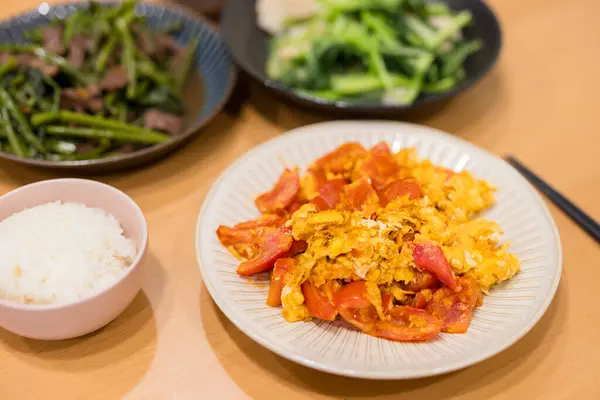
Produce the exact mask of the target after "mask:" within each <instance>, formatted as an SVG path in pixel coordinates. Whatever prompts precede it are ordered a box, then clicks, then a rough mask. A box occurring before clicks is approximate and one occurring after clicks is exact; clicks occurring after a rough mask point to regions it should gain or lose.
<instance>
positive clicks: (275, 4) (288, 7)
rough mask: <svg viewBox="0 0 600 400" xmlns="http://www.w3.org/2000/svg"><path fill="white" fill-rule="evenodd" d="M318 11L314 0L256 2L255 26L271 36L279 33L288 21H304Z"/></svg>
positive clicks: (267, 0)
mask: <svg viewBox="0 0 600 400" xmlns="http://www.w3.org/2000/svg"><path fill="white" fill-rule="evenodd" d="M318 10H319V5H318V3H317V1H316V0H258V1H257V2H256V15H257V24H258V26H259V27H260V28H261V29H263V30H264V31H266V32H268V33H270V34H271V35H276V34H278V33H281V32H283V31H284V29H285V23H286V22H287V21H290V20H300V19H306V18H309V17H311V16H313V15H315V14H316V13H317V12H318Z"/></svg>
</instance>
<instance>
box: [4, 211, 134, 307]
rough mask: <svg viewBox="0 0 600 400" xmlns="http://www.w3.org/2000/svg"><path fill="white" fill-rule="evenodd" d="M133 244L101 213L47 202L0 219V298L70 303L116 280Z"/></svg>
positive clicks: (126, 264)
mask: <svg viewBox="0 0 600 400" xmlns="http://www.w3.org/2000/svg"><path fill="white" fill-rule="evenodd" d="M136 255H137V249H136V245H135V243H134V242H133V241H132V240H131V239H128V238H126V237H125V236H123V229H122V228H121V225H120V224H119V221H118V220H117V219H116V218H115V217H114V216H112V215H110V214H107V213H106V212H105V211H103V210H100V209H96V208H90V207H87V206H85V205H83V204H78V203H60V202H54V203H48V204H43V205H40V206H36V207H32V208H29V209H26V210H24V211H21V212H19V213H16V214H13V215H12V216H10V217H8V218H6V219H5V220H3V221H0V298H2V299H6V300H11V301H16V302H19V303H24V304H50V303H71V302H74V301H78V300H81V299H83V298H87V297H91V296H93V295H95V294H97V293H98V292H101V291H102V290H103V289H105V288H107V287H109V286H111V285H112V284H114V283H115V282H117V281H118V280H119V279H120V278H121V277H122V276H123V275H124V274H125V273H126V272H127V271H128V270H129V267H130V266H131V265H132V263H133V262H134V260H135V258H136Z"/></svg>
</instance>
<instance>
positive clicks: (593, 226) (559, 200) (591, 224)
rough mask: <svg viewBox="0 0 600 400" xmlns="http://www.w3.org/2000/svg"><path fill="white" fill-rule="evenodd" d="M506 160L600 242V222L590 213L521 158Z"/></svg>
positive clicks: (509, 157)
mask: <svg viewBox="0 0 600 400" xmlns="http://www.w3.org/2000/svg"><path fill="white" fill-rule="evenodd" d="M505 159H506V161H507V162H508V163H509V164H510V165H512V166H513V167H514V168H515V169H516V170H517V171H519V172H520V173H521V175H523V176H524V177H525V178H526V179H527V180H528V181H529V182H531V184H532V185H533V186H535V187H536V188H537V189H538V190H539V191H540V192H542V193H544V194H545V195H546V197H548V199H550V201H552V202H553V203H554V204H556V206H557V207H559V208H560V209H561V210H562V211H563V212H564V213H565V214H567V215H568V216H569V217H570V218H571V219H572V220H573V221H575V223H576V224H577V225H579V226H580V227H581V228H582V229H583V230H585V231H586V232H587V233H588V234H589V235H590V236H591V237H593V238H594V239H595V240H596V242H597V243H600V224H598V222H596V221H594V220H593V219H592V218H591V217H590V216H589V215H587V214H586V213H584V212H583V211H582V210H581V209H580V208H579V207H577V206H576V205H575V204H573V203H571V202H570V201H569V200H568V199H567V198H566V197H564V196H563V195H562V194H560V193H559V192H557V191H556V190H554V189H553V188H552V187H551V186H550V185H548V184H547V183H546V182H544V181H543V180H542V179H541V178H540V177H538V176H537V175H535V174H534V173H533V172H531V171H530V170H529V169H528V168H527V167H526V166H524V165H523V164H522V163H521V162H520V161H519V160H517V159H516V158H515V157H513V156H506V157H505Z"/></svg>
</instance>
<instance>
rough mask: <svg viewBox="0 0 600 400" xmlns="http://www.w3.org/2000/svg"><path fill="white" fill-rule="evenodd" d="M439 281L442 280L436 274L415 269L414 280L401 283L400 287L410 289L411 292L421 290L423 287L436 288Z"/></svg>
mask: <svg viewBox="0 0 600 400" xmlns="http://www.w3.org/2000/svg"><path fill="white" fill-rule="evenodd" d="M439 283H440V281H439V280H438V278H436V277H435V275H433V274H431V273H429V272H427V271H420V270H418V269H417V270H415V277H414V278H413V280H412V281H410V282H408V283H400V287H401V288H402V289H404V290H408V291H409V292H419V291H421V290H423V289H431V288H434V287H436V286H438V284H439Z"/></svg>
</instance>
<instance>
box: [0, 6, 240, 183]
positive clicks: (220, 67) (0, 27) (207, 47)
mask: <svg viewBox="0 0 600 400" xmlns="http://www.w3.org/2000/svg"><path fill="white" fill-rule="evenodd" d="M102 4H103V5H105V6H107V7H110V6H113V5H114V4H116V3H114V2H113V3H102ZM84 6H87V3H71V4H59V5H48V4H47V3H42V4H41V5H40V6H39V7H38V9H37V10H35V11H31V12H28V13H25V14H21V15H18V16H16V17H14V18H12V19H10V20H8V21H5V22H3V23H0V43H25V42H27V40H26V39H25V37H24V33H25V32H26V31H28V30H31V29H34V28H36V27H39V26H42V25H45V24H47V23H49V21H50V20H52V19H54V18H61V19H62V18H65V17H66V16H67V15H69V14H71V13H72V12H74V11H75V10H76V9H77V8H80V7H84ZM135 11H136V14H138V15H140V16H145V17H147V18H148V24H149V25H150V26H151V27H152V28H157V29H158V28H161V27H162V26H167V25H171V24H173V23H177V22H179V21H181V22H182V23H183V29H182V30H181V32H180V33H179V34H178V35H177V36H176V39H177V41H178V42H179V43H180V44H182V45H185V44H186V43H188V42H189V41H190V39H191V38H193V37H200V43H199V46H198V50H197V52H196V57H197V58H196V63H195V68H196V71H197V73H198V75H199V76H200V79H201V84H202V86H201V87H202V92H203V93H197V92H196V93H184V98H186V97H187V98H186V99H185V100H188V101H186V103H189V104H186V106H187V107H188V109H189V108H193V107H190V106H194V105H199V104H200V103H201V106H200V107H196V108H197V109H196V110H193V111H192V112H191V114H190V115H186V122H187V128H186V129H185V131H184V132H183V133H181V134H179V135H177V136H175V137H173V139H172V140H170V141H168V142H166V143H162V144H159V145H155V146H152V147H149V148H147V149H143V150H139V151H136V152H133V153H130V154H125V155H122V156H118V157H112V158H105V159H96V160H84V161H44V160H33V159H28V158H20V157H16V156H13V155H10V154H6V153H2V152H0V158H4V159H8V160H11V161H14V162H18V163H21V164H26V165H31V166H36V167H46V168H54V169H68V170H75V171H79V172H82V173H98V172H102V173H103V172H112V171H115V170H121V169H125V168H130V167H134V166H139V165H141V164H145V163H148V162H151V161H155V160H157V159H158V158H160V157H162V156H164V155H166V154H168V153H169V152H170V151H173V150H175V149H176V148H178V147H179V146H181V145H182V144H184V143H185V142H186V141H187V140H188V139H190V138H191V137H192V136H193V135H194V134H195V133H197V132H198V130H199V129H200V128H202V127H203V126H204V125H206V124H207V123H208V122H210V120H211V119H212V118H214V117H215V115H217V114H218V113H219V111H221V109H222V108H223V106H224V105H225V102H226V101H227V99H228V98H229V96H230V95H231V92H232V89H233V86H234V84H235V80H236V70H235V67H234V65H233V62H232V59H231V56H230V54H229V51H228V49H227V46H226V45H225V43H224V41H223V40H222V38H221V37H220V36H219V34H218V33H217V32H216V31H215V30H214V29H213V27H212V26H211V24H210V22H208V21H206V20H204V19H203V18H202V17H200V16H199V15H197V14H196V13H195V12H194V11H192V10H189V9H187V8H185V7H182V6H163V5H158V4H146V3H140V4H138V5H137V6H136V9H135ZM197 89H198V87H196V88H195V91H197Z"/></svg>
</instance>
